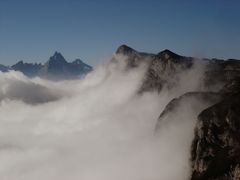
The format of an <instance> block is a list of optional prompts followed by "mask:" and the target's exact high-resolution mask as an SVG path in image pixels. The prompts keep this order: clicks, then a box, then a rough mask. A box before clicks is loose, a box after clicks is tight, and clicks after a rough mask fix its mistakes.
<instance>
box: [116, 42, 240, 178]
mask: <svg viewBox="0 0 240 180" xmlns="http://www.w3.org/2000/svg"><path fill="white" fill-rule="evenodd" d="M116 55H124V56H125V58H126V61H127V65H128V67H130V68H134V67H136V66H138V65H139V64H140V63H142V62H144V63H145V64H146V65H147V72H146V76H145V79H144V81H143V84H142V86H141V88H140V93H142V92H146V91H157V92H158V93H161V92H162V91H163V90H164V89H167V90H168V91H169V92H170V93H171V92H174V93H175V94H178V95H179V96H180V97H173V100H171V101H170V102H169V104H168V105H167V106H166V107H165V110H164V111H163V112H162V113H161V114H160V116H159V119H158V121H157V125H156V132H158V129H159V128H161V123H164V121H166V119H167V118H166V117H171V116H172V115H174V113H173V112H174V111H175V110H176V109H177V108H179V107H180V106H182V105H183V103H182V102H184V101H188V102H192V101H193V100H194V102H197V103H198V105H196V103H195V104H194V105H193V106H192V105H191V111H193V112H195V114H193V115H192V116H191V118H193V119H196V127H195V133H194V139H193V141H192V145H191V152H189V154H191V158H190V164H191V166H192V174H191V179H192V180H206V179H212V180H227V179H230V180H237V179H240V79H239V76H240V61H238V60H234V59H229V60H218V59H201V60H200V59H196V58H192V57H185V56H180V55H177V54H175V53H173V52H171V51H169V50H164V51H161V52H160V53H158V54H148V53H142V52H138V51H136V50H134V49H132V48H130V47H128V46H126V45H123V46H120V47H119V48H118V50H117V51H116ZM196 64H198V65H196ZM199 64H200V66H199ZM196 67H198V68H196ZM199 67H201V71H197V69H199ZM194 68H195V70H194V71H193V72H191V71H192V70H193V69H194ZM184 74H188V76H185V75H184ZM189 75H190V76H192V78H190V79H189ZM191 80H192V81H198V83H197V85H196V86H194V87H190V88H184V90H183V89H182V88H181V86H180V82H181V83H182V82H183V81H184V83H185V86H187V84H188V81H189V84H192V82H191ZM176 87H177V88H176ZM174 88H175V89H174ZM173 89H174V90H173ZM189 91H190V92H189ZM176 92H177V93H176ZM182 94H183V95H182ZM189 111H190V110H189ZM174 118H176V117H174ZM179 120H181V118H180V117H179Z"/></svg>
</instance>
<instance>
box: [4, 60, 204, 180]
mask: <svg viewBox="0 0 240 180" xmlns="http://www.w3.org/2000/svg"><path fill="white" fill-rule="evenodd" d="M120 62H121V59H120ZM123 62H124V60H122V62H121V63H109V62H108V63H105V64H103V65H101V66H99V67H97V68H96V69H95V70H94V71H93V72H91V73H89V74H88V75H86V76H85V77H83V78H80V79H77V80H68V81H59V82H52V81H48V80H44V79H40V78H33V79H29V78H27V77H26V76H24V75H23V74H21V73H20V72H15V71H10V72H7V73H0V179H4V180H43V179H44V180H79V179H81V180H176V179H177V180H186V179H188V178H189V175H190V164H189V158H190V145H191V141H192V139H193V130H194V125H195V121H196V117H197V111H196V109H195V108H194V107H198V108H199V106H201V108H203V107H205V105H204V103H203V102H200V101H196V100H191V99H190V100H188V101H187V102H184V104H183V105H182V106H181V107H182V108H180V109H177V110H176V112H172V113H171V115H170V116H168V117H167V118H165V119H164V121H163V122H162V123H161V128H160V129H159V132H158V133H157V134H156V133H154V130H155V126H156V123H157V119H158V117H159V115H160V113H161V112H162V111H163V110H164V108H165V106H166V104H167V103H168V102H169V101H170V100H172V98H174V97H177V96H180V95H181V94H182V93H185V92H187V91H192V90H197V88H198V87H199V84H201V83H200V80H201V76H202V67H203V66H202V65H200V66H197V68H194V69H192V70H190V71H188V72H186V73H183V74H182V75H181V77H180V78H179V79H180V81H181V82H180V86H178V87H176V88H174V89H172V90H171V91H167V90H163V91H162V92H161V93H160V94H158V93H154V92H151V93H150V92H146V93H143V94H138V93H137V92H138V90H139V88H140V87H141V85H142V82H143V78H144V75H145V72H146V70H147V67H146V65H144V64H143V65H140V66H139V67H138V68H133V69H131V70H127V69H125V64H124V63H123ZM196 72H197V76H193V75H194V74H196ZM193 105H194V106H193Z"/></svg>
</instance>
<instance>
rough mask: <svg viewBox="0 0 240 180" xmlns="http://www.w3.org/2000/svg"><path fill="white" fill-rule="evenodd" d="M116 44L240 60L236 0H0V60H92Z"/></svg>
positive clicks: (108, 52) (239, 5)
mask: <svg viewBox="0 0 240 180" xmlns="http://www.w3.org/2000/svg"><path fill="white" fill-rule="evenodd" d="M121 44H127V45H129V46H131V47H133V48H135V49H137V50H140V51H147V52H154V53H157V52H159V51H161V50H163V49H170V50H172V51H174V52H176V53H179V54H183V55H193V56H198V57H218V58H230V57H232V58H238V59H240V0H0V64H5V65H10V64H13V63H16V62H17V61H18V60H24V61H25V62H45V61H47V60H48V58H49V56H51V55H52V54H53V53H54V51H60V52H61V53H62V54H63V55H64V56H65V58H66V59H67V60H68V61H72V60H74V59H75V58H81V59H82V60H84V61H85V62H87V63H89V64H91V65H95V64H98V63H99V62H100V61H101V60H103V59H104V58H107V57H110V56H111V55H112V53H113V52H114V51H115V50H116V48H117V47H118V46H119V45H121Z"/></svg>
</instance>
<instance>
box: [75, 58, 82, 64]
mask: <svg viewBox="0 0 240 180" xmlns="http://www.w3.org/2000/svg"><path fill="white" fill-rule="evenodd" d="M72 63H73V64H84V62H83V61H82V60H81V59H76V60H74V61H73V62H72Z"/></svg>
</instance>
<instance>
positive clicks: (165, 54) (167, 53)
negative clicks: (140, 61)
mask: <svg viewBox="0 0 240 180" xmlns="http://www.w3.org/2000/svg"><path fill="white" fill-rule="evenodd" d="M158 55H159V56H163V57H164V58H165V59H169V58H179V57H181V56H180V55H178V54H176V53H174V52H172V51H170V50H169V49H165V50H163V51H161V52H160V53H158Z"/></svg>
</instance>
